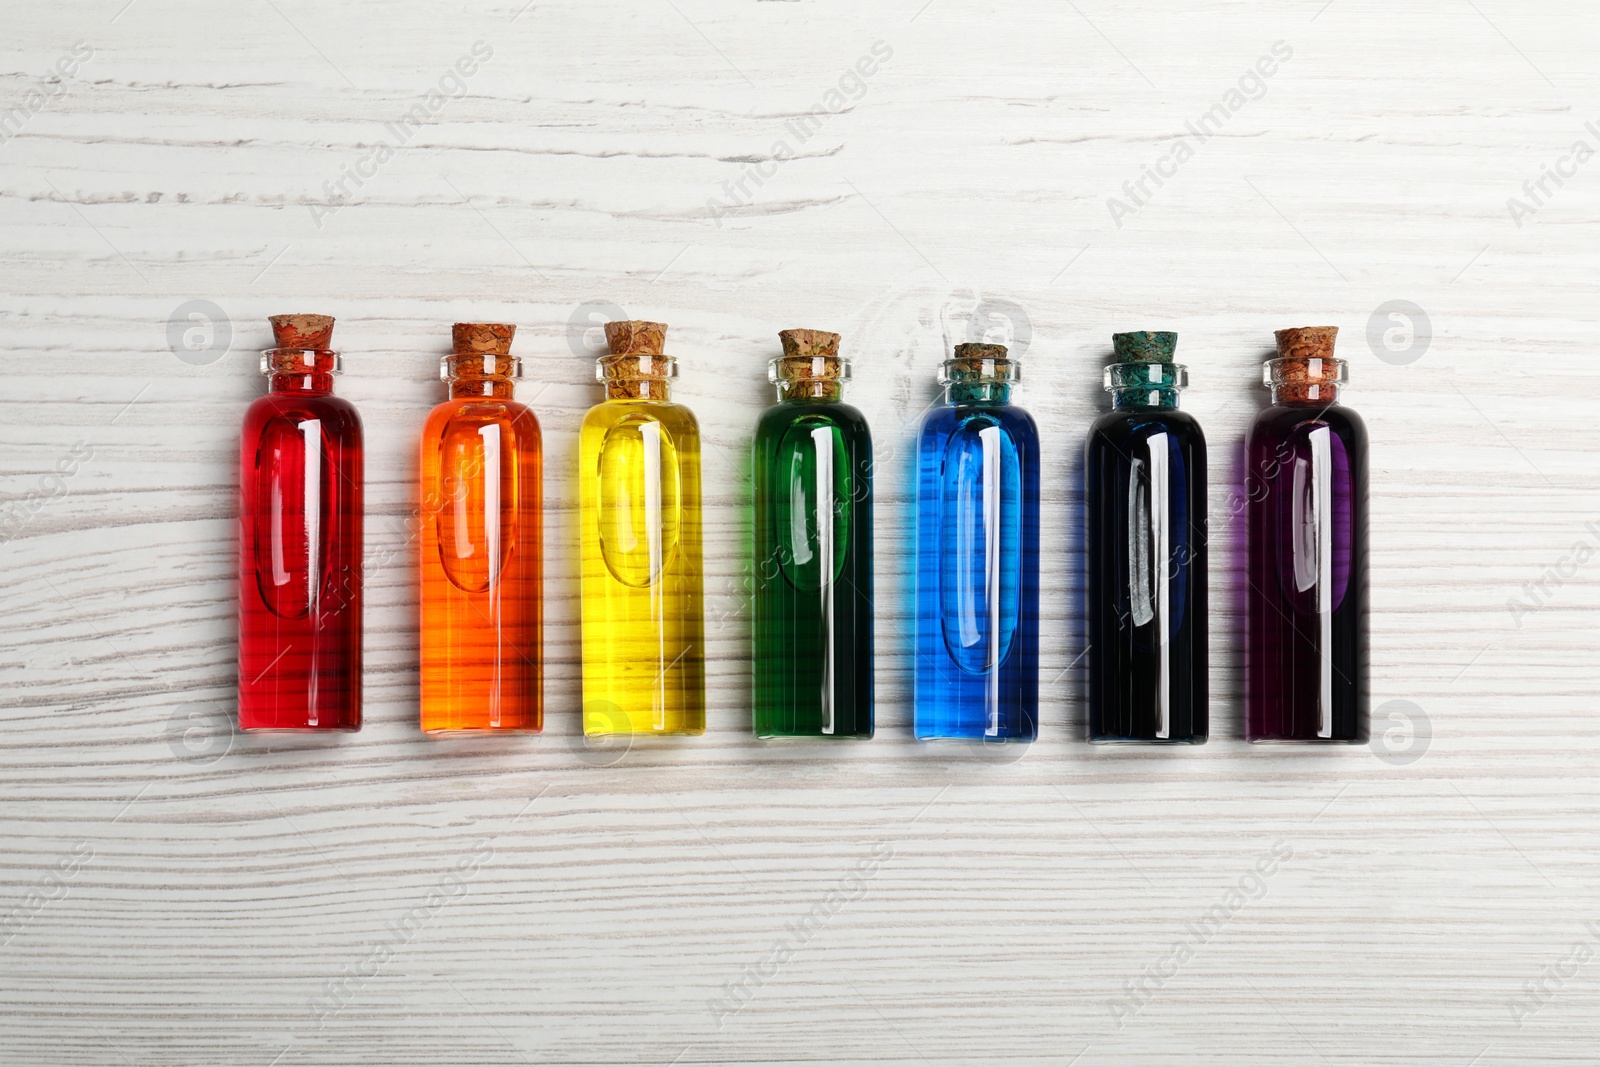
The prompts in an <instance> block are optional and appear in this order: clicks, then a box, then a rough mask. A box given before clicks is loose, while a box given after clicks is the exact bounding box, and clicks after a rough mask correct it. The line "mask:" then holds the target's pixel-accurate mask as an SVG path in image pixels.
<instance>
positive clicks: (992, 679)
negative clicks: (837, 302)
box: [915, 344, 1039, 741]
mask: <svg viewBox="0 0 1600 1067" xmlns="http://www.w3.org/2000/svg"><path fill="white" fill-rule="evenodd" d="M1020 377H1021V367H1020V366H1018V364H1017V362H1016V360H1013V359H1008V358H1007V356H1006V349H1005V346H1004V345H986V344H963V345H957V346H956V350H955V358H954V359H950V360H946V361H945V363H944V366H943V367H942V368H941V370H940V373H939V381H940V384H942V385H943V386H944V389H945V402H944V404H943V405H941V406H940V407H937V408H935V409H933V410H932V411H930V412H929V413H928V415H927V417H926V418H925V419H923V422H922V432H921V437H920V441H919V443H918V447H917V453H918V454H917V468H918V470H917V605H916V607H917V623H916V674H915V677H916V716H915V718H916V733H917V738H918V740H924V741H926V740H932V739H937V738H961V739H967V740H975V741H1032V740H1033V739H1034V738H1036V737H1037V736H1038V733H1039V431H1038V429H1037V428H1036V427H1035V426H1034V424H1033V419H1032V418H1031V417H1030V416H1029V415H1028V413H1027V412H1026V411H1023V410H1022V409H1021V408H1019V407H1016V406H1014V405H1013V404H1012V403H1011V389H1012V386H1013V383H1015V382H1016V381H1017V380H1018V379H1019V378H1020Z"/></svg>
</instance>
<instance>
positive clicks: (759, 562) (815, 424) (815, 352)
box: [752, 330, 873, 739]
mask: <svg viewBox="0 0 1600 1067" xmlns="http://www.w3.org/2000/svg"><path fill="white" fill-rule="evenodd" d="M779 338H780V339H781V341H782V343H783V353H784V354H783V356H782V357H780V358H778V359H775V360H773V361H772V365H771V369H770V372H769V376H770V378H771V380H772V383H773V384H774V385H775V386H777V388H778V397H779V402H778V403H777V404H775V405H773V406H772V407H770V408H768V409H767V410H766V411H765V412H763V413H762V415H761V420H760V422H759V424H758V425H757V427H756V437H755V462H754V466H753V469H754V480H755V498H754V510H755V524H754V526H755V644H754V661H755V671H754V673H755V706H754V713H753V716H752V719H753V725H754V730H755V734H756V736H757V737H762V738H769V739H770V738H870V737H871V736H872V730H873V721H872V668H873V658H872V651H873V650H872V639H873V635H872V626H873V610H872V436H871V434H870V433H869V432H868V430H867V420H866V418H865V417H864V416H863V415H862V414H861V412H859V411H857V410H856V409H855V408H853V407H851V406H850V405H848V404H845V403H843V402H842V399H841V397H842V396H843V391H844V382H845V381H846V380H848V379H849V377H850V373H849V372H850V367H849V364H848V363H847V362H846V361H845V360H843V359H841V358H840V357H839V335H838V334H836V333H826V332H824V331H821V330H785V331H783V332H782V333H781V334H779Z"/></svg>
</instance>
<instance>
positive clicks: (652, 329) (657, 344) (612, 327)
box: [606, 319, 667, 356]
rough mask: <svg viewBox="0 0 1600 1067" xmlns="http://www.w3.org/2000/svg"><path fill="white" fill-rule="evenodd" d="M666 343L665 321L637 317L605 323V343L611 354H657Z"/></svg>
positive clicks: (662, 349)
mask: <svg viewBox="0 0 1600 1067" xmlns="http://www.w3.org/2000/svg"><path fill="white" fill-rule="evenodd" d="M666 343H667V326H666V323H662V322H643V321H641V320H639V319H623V320H620V321H618V322H608V323H606V344H607V345H608V346H609V347H610V349H611V354H612V355H613V356H659V355H661V354H662V352H663V351H664V350H665V347H666Z"/></svg>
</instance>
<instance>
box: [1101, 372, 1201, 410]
mask: <svg viewBox="0 0 1600 1067" xmlns="http://www.w3.org/2000/svg"><path fill="white" fill-rule="evenodd" d="M1188 384H1189V370H1188V368H1187V367H1185V366H1183V364H1181V363H1169V362H1167V361H1165V360H1148V361H1144V360H1128V361H1125V362H1120V363H1113V364H1111V365H1110V366H1108V367H1107V368H1106V372H1105V387H1106V390H1107V391H1108V392H1110V393H1111V407H1112V410H1114V411H1176V410H1177V408H1178V394H1179V393H1180V392H1182V391H1183V390H1184V388H1185V387H1187V386H1188Z"/></svg>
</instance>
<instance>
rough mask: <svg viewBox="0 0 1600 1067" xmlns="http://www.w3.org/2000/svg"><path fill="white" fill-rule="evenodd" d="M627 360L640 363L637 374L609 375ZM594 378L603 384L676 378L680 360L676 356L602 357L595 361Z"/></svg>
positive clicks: (634, 354)
mask: <svg viewBox="0 0 1600 1067" xmlns="http://www.w3.org/2000/svg"><path fill="white" fill-rule="evenodd" d="M625 359H636V360H638V361H639V364H638V372H637V373H634V374H628V375H621V374H611V373H609V372H610V371H611V369H612V368H613V367H616V366H618V365H619V364H620V362H621V361H622V360H625ZM657 363H659V364H660V366H659V367H658V366H656V364H657ZM594 376H595V380H596V381H601V382H612V381H633V380H636V379H640V378H654V379H667V378H676V377H677V376H678V360H677V357H675V356H667V355H659V356H656V355H640V354H636V353H623V354H621V355H616V354H613V355H607V356H601V357H600V358H599V359H596V360H595V361H594Z"/></svg>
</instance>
